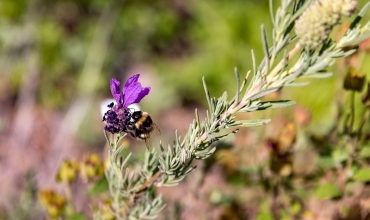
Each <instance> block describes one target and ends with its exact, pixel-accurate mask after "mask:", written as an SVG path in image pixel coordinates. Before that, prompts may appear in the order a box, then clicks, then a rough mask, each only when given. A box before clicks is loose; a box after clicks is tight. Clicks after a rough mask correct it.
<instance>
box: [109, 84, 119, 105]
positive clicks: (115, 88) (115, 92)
mask: <svg viewBox="0 0 370 220" xmlns="http://www.w3.org/2000/svg"><path fill="white" fill-rule="evenodd" d="M119 86H120V83H119V81H118V80H116V79H115V78H112V79H111V80H110V91H111V92H112V95H113V97H114V99H115V100H116V101H117V104H121V101H120V100H121V93H120V89H119Z"/></svg>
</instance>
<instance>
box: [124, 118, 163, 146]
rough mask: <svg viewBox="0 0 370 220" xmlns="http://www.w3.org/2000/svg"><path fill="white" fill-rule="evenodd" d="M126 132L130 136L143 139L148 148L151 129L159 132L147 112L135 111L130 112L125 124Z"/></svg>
mask: <svg viewBox="0 0 370 220" xmlns="http://www.w3.org/2000/svg"><path fill="white" fill-rule="evenodd" d="M126 128H127V133H128V134H130V135H131V136H132V137H134V138H136V139H138V140H143V141H145V144H146V147H147V148H148V149H150V147H151V145H152V144H151V139H150V135H151V133H152V132H153V131H157V132H158V133H160V131H159V129H158V127H157V125H156V124H155V123H154V122H153V120H152V118H151V117H150V116H149V114H148V113H147V112H143V111H135V112H133V113H132V114H131V116H130V118H129V119H128V121H127V124H126Z"/></svg>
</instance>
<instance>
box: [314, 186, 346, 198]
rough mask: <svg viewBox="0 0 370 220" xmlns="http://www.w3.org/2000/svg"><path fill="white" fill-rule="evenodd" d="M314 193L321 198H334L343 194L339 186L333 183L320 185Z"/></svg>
mask: <svg viewBox="0 0 370 220" xmlns="http://www.w3.org/2000/svg"><path fill="white" fill-rule="evenodd" d="M314 194H315V196H316V197H318V198H319V199H332V198H336V197H339V196H340V195H341V193H340V190H339V188H338V187H337V186H336V185H334V184H332V183H327V184H323V185H320V186H318V187H317V188H316V190H315V193H314Z"/></svg>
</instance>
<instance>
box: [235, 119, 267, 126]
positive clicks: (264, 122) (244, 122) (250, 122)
mask: <svg viewBox="0 0 370 220" xmlns="http://www.w3.org/2000/svg"><path fill="white" fill-rule="evenodd" d="M270 121H271V119H252V120H241V121H237V122H235V123H234V124H233V125H231V126H243V127H256V126H261V125H267V124H268V123H270Z"/></svg>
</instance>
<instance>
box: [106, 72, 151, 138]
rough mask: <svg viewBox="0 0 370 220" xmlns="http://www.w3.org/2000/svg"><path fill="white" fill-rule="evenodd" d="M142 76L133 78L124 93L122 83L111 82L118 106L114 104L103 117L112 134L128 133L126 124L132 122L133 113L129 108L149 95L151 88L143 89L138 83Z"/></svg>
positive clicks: (107, 129)
mask: <svg viewBox="0 0 370 220" xmlns="http://www.w3.org/2000/svg"><path fill="white" fill-rule="evenodd" d="M139 76H140V74H136V75H133V76H131V77H130V78H129V79H128V80H127V82H126V83H125V85H124V87H123V90H122V93H121V91H120V82H119V81H118V80H116V79H114V78H112V79H111V80H110V90H111V92H112V95H113V97H114V99H115V100H116V102H117V104H116V105H114V103H113V102H112V103H111V104H109V105H108V107H109V108H110V109H109V110H108V111H107V112H106V113H105V114H104V116H103V121H105V122H106V125H105V128H104V129H105V130H106V131H109V132H111V133H113V134H114V133H119V132H126V131H127V129H126V124H127V123H128V121H129V120H130V117H131V112H130V109H128V108H127V107H128V106H129V105H131V104H133V103H139V102H140V101H141V99H143V98H144V97H145V96H146V95H148V94H149V91H150V87H145V88H143V87H142V86H141V83H139V82H138V79H139Z"/></svg>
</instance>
